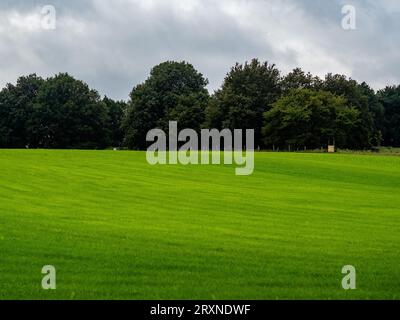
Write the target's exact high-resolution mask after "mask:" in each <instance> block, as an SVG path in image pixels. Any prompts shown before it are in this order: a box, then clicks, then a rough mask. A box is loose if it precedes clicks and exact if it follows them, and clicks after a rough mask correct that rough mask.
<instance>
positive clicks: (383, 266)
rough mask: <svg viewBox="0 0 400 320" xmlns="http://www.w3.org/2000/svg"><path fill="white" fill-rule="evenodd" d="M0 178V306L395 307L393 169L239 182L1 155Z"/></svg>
mask: <svg viewBox="0 0 400 320" xmlns="http://www.w3.org/2000/svg"><path fill="white" fill-rule="evenodd" d="M0 168H1V170H0V299H383V298H388V299H400V157H394V156H367V155H349V154H344V155H338V154H336V155H328V154H295V153H292V154H288V153H259V154H256V161H255V172H254V174H253V175H252V176H249V177H239V176H235V174H234V167H232V166H180V165H178V166H154V167H152V166H150V165H148V164H147V163H146V158H145V153H140V152H138V153H135V152H113V151H40V150H38V151H36V150H15V151H11V150H1V151H0ZM48 264H50V265H54V266H55V267H56V269H57V290H54V291H51V290H50V291H44V290H43V289H42V288H41V280H42V274H41V269H42V267H43V266H44V265H48ZM347 264H350V265H354V266H355V267H356V269H357V290H353V291H344V290H343V289H342V288H341V280H342V277H343V275H342V274H341V269H342V267H343V266H344V265H347Z"/></svg>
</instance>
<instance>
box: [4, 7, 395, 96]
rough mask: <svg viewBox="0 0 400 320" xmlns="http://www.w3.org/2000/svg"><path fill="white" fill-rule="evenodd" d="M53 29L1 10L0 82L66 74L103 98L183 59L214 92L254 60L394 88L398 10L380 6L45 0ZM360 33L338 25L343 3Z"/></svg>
mask: <svg viewBox="0 0 400 320" xmlns="http://www.w3.org/2000/svg"><path fill="white" fill-rule="evenodd" d="M47 2H49V3H50V4H52V5H54V6H55V7H56V9H57V29H56V30H54V31H50V30H43V29H41V28H40V18H41V16H40V7H39V6H38V1H34V0H31V1H23V2H13V1H6V2H4V3H2V4H0V7H1V9H2V10H1V13H0V58H1V59H2V62H3V63H2V67H1V69H0V71H1V72H0V85H1V86H3V85H4V84H5V83H6V82H14V81H15V80H16V79H17V77H18V76H20V75H24V74H28V73H32V72H36V73H38V74H40V75H42V76H50V75H52V74H54V73H57V72H69V73H71V74H72V75H74V76H76V77H77V78H80V79H82V80H85V81H87V82H88V83H89V84H90V85H91V86H92V87H94V88H97V89H99V91H100V92H101V93H103V94H107V95H109V96H111V97H114V98H123V99H126V98H127V97H128V94H129V91H130V90H131V89H132V87H133V86H134V85H136V84H138V83H140V82H142V81H143V80H144V79H145V78H146V77H147V75H148V73H149V71H150V69H151V67H153V66H154V65H155V64H158V63H160V62H162V61H164V60H186V61H189V62H191V63H193V64H194V65H195V67H196V68H198V70H199V71H200V72H202V73H203V74H204V75H205V76H206V77H208V78H209V79H210V89H211V90H212V89H215V88H217V87H219V85H220V84H221V83H222V80H223V78H224V76H225V74H226V73H227V72H228V71H229V68H230V67H231V66H232V65H233V64H234V63H235V62H244V61H245V60H249V59H251V58H253V57H258V58H260V59H261V60H268V61H270V62H273V63H275V64H277V66H278V67H279V68H280V69H281V70H282V71H283V72H284V73H286V72H288V71H290V70H291V69H293V68H295V67H297V66H300V67H302V68H304V69H305V70H306V71H311V72H313V73H314V74H317V75H320V76H323V75H324V74H326V73H327V72H338V73H345V74H347V75H349V76H352V77H354V78H356V79H358V80H360V81H362V80H365V81H367V82H369V83H371V84H372V85H373V86H374V87H376V88H377V87H382V86H384V85H386V84H392V83H396V82H397V83H400V66H398V61H399V52H400V44H399V42H398V41H397V37H398V35H397V33H398V30H399V28H400V19H399V18H400V17H399V14H400V3H399V2H398V1H397V0H396V1H391V0H382V1H380V2H379V3H378V2H376V1H372V0H367V1H363V0H349V1H343V0H323V1H314V0H311V1H309V0H268V1H263V0H219V1H218V0H171V1H165V0H113V1H102V0H88V1H85V2H81V1H75V0H71V1H68V2H66V1H60V0H53V1H51V0H48V1H47ZM347 2H349V3H350V4H353V5H354V6H355V7H356V8H357V15H358V16H357V18H358V19H357V21H358V28H357V30H356V31H345V30H343V29H342V28H341V18H342V16H341V6H342V5H343V4H347Z"/></svg>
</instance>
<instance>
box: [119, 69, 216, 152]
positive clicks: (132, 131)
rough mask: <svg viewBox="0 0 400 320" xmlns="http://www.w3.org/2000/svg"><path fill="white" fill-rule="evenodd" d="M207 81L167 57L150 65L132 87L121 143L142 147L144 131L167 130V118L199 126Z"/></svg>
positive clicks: (190, 125)
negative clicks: (141, 81) (147, 72)
mask: <svg viewBox="0 0 400 320" xmlns="http://www.w3.org/2000/svg"><path fill="white" fill-rule="evenodd" d="M207 84H208V81H207V80H206V79H205V78H204V77H203V75H202V74H201V73H199V72H197V71H196V70H195V68H194V67H193V66H192V65H191V64H189V63H186V62H173V61H168V62H164V63H161V64H159V65H158V66H156V67H154V68H153V69H152V71H151V73H150V77H149V78H148V79H147V80H146V81H145V82H144V83H142V84H139V85H138V86H136V87H135V88H133V90H132V92H131V94H130V102H129V105H128V108H127V113H126V116H125V118H124V120H123V128H124V130H125V141H124V143H125V144H126V146H128V147H129V148H131V149H145V148H146V145H147V143H146V135H147V132H148V131H149V130H151V129H154V128H160V129H163V130H165V131H168V122H169V121H173V120H174V121H178V126H179V127H180V128H193V129H196V128H200V126H201V123H202V122H203V119H204V110H205V108H206V106H207V104H208V98H209V95H208V91H207V89H206V86H207Z"/></svg>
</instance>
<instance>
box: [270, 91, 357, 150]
mask: <svg viewBox="0 0 400 320" xmlns="http://www.w3.org/2000/svg"><path fill="white" fill-rule="evenodd" d="M358 116H359V112H358V111H357V110H356V109H355V108H352V107H348V106H347V101H346V100H345V99H344V98H343V97H338V96H335V95H334V94H332V93H330V92H326V91H317V90H311V89H294V90H292V91H290V92H289V93H288V94H287V95H285V96H283V97H281V98H280V99H279V100H278V101H276V102H275V103H274V104H273V105H272V109H271V110H270V111H268V112H266V113H265V114H264V118H265V123H266V125H265V126H264V128H263V134H264V137H265V138H264V141H265V144H266V146H269V147H274V148H279V149H286V150H287V149H291V150H294V149H303V148H312V149H314V148H320V147H322V146H326V145H327V144H328V143H332V142H333V141H336V143H337V145H338V146H339V147H346V146H347V144H348V141H347V137H348V136H349V135H350V134H351V132H352V130H354V128H355V127H356V126H357V121H358V120H357V118H358Z"/></svg>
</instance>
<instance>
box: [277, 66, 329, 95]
mask: <svg viewBox="0 0 400 320" xmlns="http://www.w3.org/2000/svg"><path fill="white" fill-rule="evenodd" d="M321 84H322V80H321V79H320V78H318V77H314V76H313V75H312V74H311V73H310V72H308V73H305V72H304V71H303V70H302V69H300V68H296V69H293V71H292V72H290V73H288V74H287V75H286V76H284V77H283V79H282V81H281V87H282V93H283V94H287V93H289V92H290V91H291V90H293V89H318V88H319V87H320V86H321Z"/></svg>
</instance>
